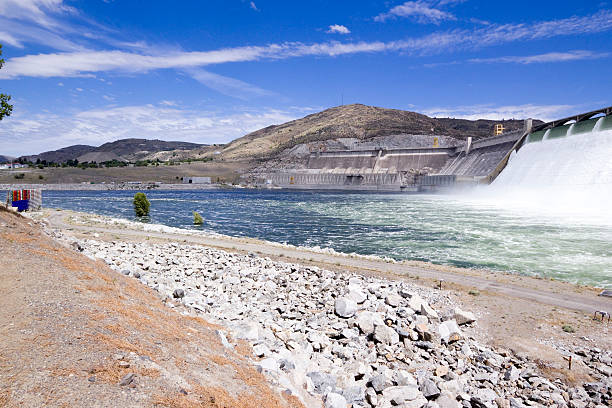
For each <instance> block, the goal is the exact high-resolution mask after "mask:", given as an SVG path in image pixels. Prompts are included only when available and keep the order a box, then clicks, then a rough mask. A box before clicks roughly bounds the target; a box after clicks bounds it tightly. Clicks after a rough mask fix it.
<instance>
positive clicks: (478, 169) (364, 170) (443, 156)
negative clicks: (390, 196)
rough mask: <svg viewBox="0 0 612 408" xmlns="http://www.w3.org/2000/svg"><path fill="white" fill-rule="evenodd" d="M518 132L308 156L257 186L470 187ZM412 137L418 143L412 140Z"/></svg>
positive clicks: (432, 138) (492, 166)
mask: <svg viewBox="0 0 612 408" xmlns="http://www.w3.org/2000/svg"><path fill="white" fill-rule="evenodd" d="M522 135H523V132H522V131H518V132H511V133H507V134H504V135H500V136H496V137H491V138H487V139H482V140H477V141H474V142H472V140H471V138H470V137H467V138H466V140H465V141H461V140H458V139H452V138H445V137H443V136H439V137H437V136H430V135H427V136H425V135H421V136H411V137H410V138H409V143H410V146H409V147H405V148H397V147H396V148H385V147H379V148H375V149H363V150H334V151H322V152H313V153H311V154H310V155H309V156H308V158H307V161H306V163H305V166H304V168H300V169H281V170H278V171H276V172H270V173H267V174H265V175H263V177H262V179H261V180H260V184H267V185H273V186H279V187H283V188H290V189H338V190H366V191H415V192H416V191H429V190H435V189H438V188H445V187H448V186H450V185H456V184H476V183H478V182H479V180H481V179H482V178H484V177H486V176H487V175H488V174H489V173H490V172H491V171H493V170H494V169H495V167H496V166H497V165H498V163H499V162H500V161H501V160H502V159H503V158H504V156H505V155H506V154H507V152H508V151H509V150H510V149H511V148H512V147H513V146H514V144H515V143H516V142H517V140H519V139H520V137H521V136H522ZM417 138H418V139H417Z"/></svg>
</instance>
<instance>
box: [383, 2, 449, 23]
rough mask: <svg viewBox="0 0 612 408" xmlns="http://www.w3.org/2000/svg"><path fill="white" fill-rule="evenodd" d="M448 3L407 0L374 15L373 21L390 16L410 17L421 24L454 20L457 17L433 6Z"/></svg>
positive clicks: (384, 19) (386, 18)
mask: <svg viewBox="0 0 612 408" xmlns="http://www.w3.org/2000/svg"><path fill="white" fill-rule="evenodd" d="M448 3H451V2H449V1H441V2H438V3H437V5H436V4H435V3H433V2H431V1H425V0H417V1H407V2H405V3H404V4H401V5H399V6H395V7H393V8H392V9H391V10H389V11H388V12H386V13H382V14H379V15H378V16H376V17H374V21H379V22H383V21H386V20H388V19H390V18H397V17H411V18H414V19H415V20H416V21H417V22H419V23H423V24H426V23H433V24H440V22H442V21H444V20H456V19H457V18H456V17H455V16H454V15H453V14H451V13H449V12H447V11H443V10H440V9H438V8H435V7H436V6H442V5H445V4H448Z"/></svg>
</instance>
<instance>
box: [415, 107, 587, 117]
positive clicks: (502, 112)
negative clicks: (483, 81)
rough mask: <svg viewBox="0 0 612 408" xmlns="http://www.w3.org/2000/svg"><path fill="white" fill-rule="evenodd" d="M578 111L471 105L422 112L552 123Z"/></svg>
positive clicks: (440, 115) (441, 115) (563, 108)
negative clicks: (532, 119) (528, 119)
mask: <svg viewBox="0 0 612 408" xmlns="http://www.w3.org/2000/svg"><path fill="white" fill-rule="evenodd" d="M576 109H577V107H576V106H574V105H533V104H526V105H505V106H494V105H469V106H452V107H433V108H427V109H424V110H423V111H422V113H424V114H425V115H427V116H431V117H438V118H442V117H444V118H447V117H450V118H458V119H469V120H477V119H493V120H501V119H525V118H534V119H541V120H544V121H550V120H554V119H559V118H562V117H565V116H567V115H569V114H571V112H573V111H575V110H576Z"/></svg>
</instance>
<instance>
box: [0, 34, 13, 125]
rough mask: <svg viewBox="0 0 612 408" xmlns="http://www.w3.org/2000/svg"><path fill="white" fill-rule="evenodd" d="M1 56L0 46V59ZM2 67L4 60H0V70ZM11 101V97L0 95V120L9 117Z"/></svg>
mask: <svg viewBox="0 0 612 408" xmlns="http://www.w3.org/2000/svg"><path fill="white" fill-rule="evenodd" d="M1 56H2V44H0V57H1ZM2 65H4V60H3V59H2V58H0V69H2ZM10 100H11V95H5V94H3V93H0V120H2V118H4V117H5V116H11V112H12V111H13V105H10V104H9V101H10Z"/></svg>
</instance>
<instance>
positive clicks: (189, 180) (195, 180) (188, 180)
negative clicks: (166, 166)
mask: <svg viewBox="0 0 612 408" xmlns="http://www.w3.org/2000/svg"><path fill="white" fill-rule="evenodd" d="M182 180H183V184H210V183H211V180H210V177H182Z"/></svg>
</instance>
